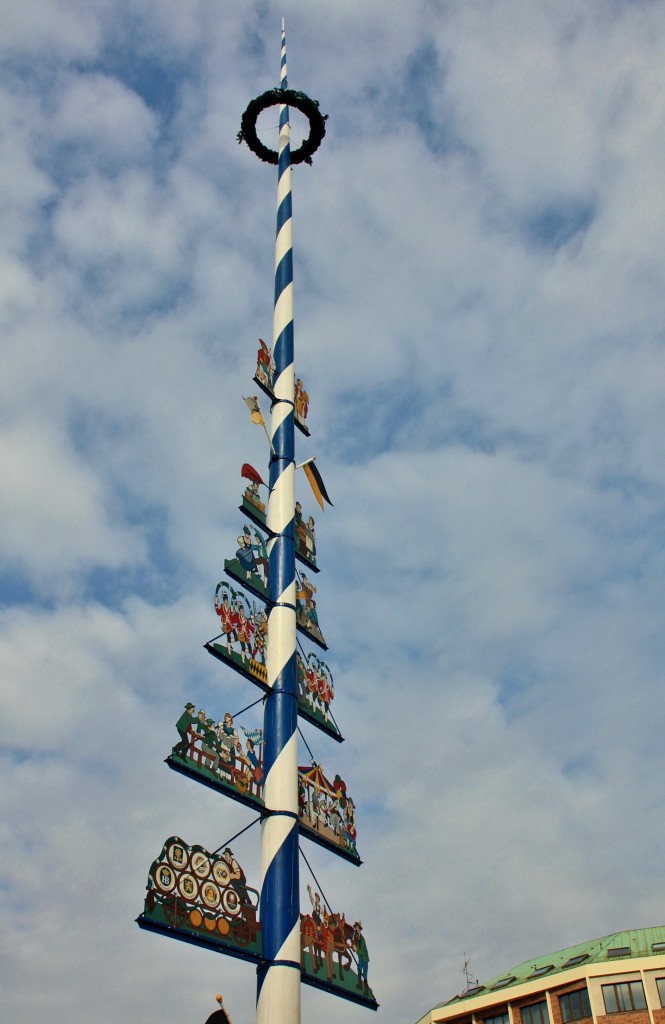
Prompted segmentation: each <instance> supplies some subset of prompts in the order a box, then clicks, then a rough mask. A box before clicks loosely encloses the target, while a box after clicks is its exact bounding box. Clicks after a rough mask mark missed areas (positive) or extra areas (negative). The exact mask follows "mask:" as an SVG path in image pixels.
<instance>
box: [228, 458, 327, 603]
mask: <svg viewBox="0 0 665 1024" xmlns="http://www.w3.org/2000/svg"><path fill="white" fill-rule="evenodd" d="M240 475H241V476H242V477H243V478H244V479H245V480H247V481H248V483H247V486H246V487H245V490H244V491H243V495H242V504H241V505H240V506H239V508H240V511H241V512H243V513H244V515H246V516H247V518H248V519H251V521H252V523H253V524H254V526H258V527H259V528H260V529H261V530H263V531H264V532H265V533H267V534H268V535H270V530H269V529H268V524H267V518H266V502H265V501H263V496H262V493H261V491H260V490H259V488H260V487H266V492H267V485H266V484H265V483H264V481H263V479H262V477H261V475H260V473H259V472H258V471H257V470H256V469H254V467H253V466H251V465H250V464H249V463H248V462H245V463H244V464H243V466H242V469H241V471H240ZM265 496H266V499H267V497H268V495H267V493H266V495H265ZM294 527H295V551H296V558H297V559H298V561H299V562H301V563H302V564H303V565H305V566H306V567H307V568H308V569H311V570H312V572H319V571H320V570H319V567H318V565H317V564H316V524H315V520H314V516H311V515H304V514H303V510H302V505H301V504H300V502H299V501H297V502H296V505H295V510H294ZM243 532H244V531H243ZM253 542H254V543H260V541H256V540H255V539H254V540H253ZM241 546H242V545H241V544H240V539H239V540H238V547H239V548H241ZM236 557H238V556H236ZM266 584H267V578H266Z"/></svg>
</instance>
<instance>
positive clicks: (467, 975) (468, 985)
mask: <svg viewBox="0 0 665 1024" xmlns="http://www.w3.org/2000/svg"><path fill="white" fill-rule="evenodd" d="M463 956H464V967H463V968H462V972H463V974H464V977H465V978H466V988H471V986H472V985H477V984H478V979H477V978H472V977H471V972H470V971H469V964H470V963H471V957H468V956H467V955H466V953H464V954H463Z"/></svg>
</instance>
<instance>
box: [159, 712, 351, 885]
mask: <svg viewBox="0 0 665 1024" xmlns="http://www.w3.org/2000/svg"><path fill="white" fill-rule="evenodd" d="M176 730H177V732H178V735H179V737H180V740H179V742H178V743H176V745H175V746H174V747H173V750H172V751H171V754H170V755H169V756H168V757H167V758H166V763H167V764H168V766H169V768H172V769H173V770H174V771H177V772H179V773H180V774H181V775H186V776H188V777H189V778H191V779H194V781H195V782H201V783H203V785H205V786H208V787H209V788H210V789H215V790H217V792H220V793H223V794H224V795H225V796H229V797H231V798H232V799H233V800H238V801H239V802H240V803H243V804H245V805H246V806H248V807H252V808H254V809H255V810H258V811H259V812H261V811H262V810H263V808H264V799H263V781H264V771H263V730H262V729H247V728H245V727H244V726H243V725H241V724H239V723H237V722H236V721H234V718H233V716H232V715H231V714H230V712H228V711H227V712H226V714H225V715H224V717H223V719H220V720H219V721H218V722H215V720H214V719H213V718H209V717H208V716H207V712H206V711H205V710H204V709H203V708H200V709H199V711H198V712H197V711H196V708H195V706H194V705H193V704H187V705H186V706H185V709H184V711H183V713H182V715H181V716H180V718H179V719H178V721H177V722H176ZM298 805H299V818H300V830H301V832H302V834H303V835H304V836H306V837H307V838H308V839H311V840H312V841H313V842H315V843H318V845H319V846H325V847H326V848H327V849H329V850H331V851H332V852H333V853H336V854H338V855H339V856H341V857H343V858H344V859H345V860H348V861H351V862H352V863H353V864H356V865H359V864H361V863H362V861H361V860H360V857H359V856H358V850H357V848H356V811H355V804H354V802H353V800H352V799H351V797H350V796H348V795H347V791H346V783H345V782H344V780H343V779H342V778H341V776H339V775H335V776H334V778H333V779H332V781H330V779H328V778H327V777H326V775H325V774H324V770H323V767H322V766H321V765H320V764H316V765H312V766H307V765H303V766H299V768H298Z"/></svg>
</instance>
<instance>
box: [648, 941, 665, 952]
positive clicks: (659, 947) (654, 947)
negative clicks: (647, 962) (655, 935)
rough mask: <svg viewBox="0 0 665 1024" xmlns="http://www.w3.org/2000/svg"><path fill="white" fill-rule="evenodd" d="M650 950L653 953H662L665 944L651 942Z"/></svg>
mask: <svg viewBox="0 0 665 1024" xmlns="http://www.w3.org/2000/svg"><path fill="white" fill-rule="evenodd" d="M651 949H652V951H653V952H654V953H662V952H663V950H664V949H665V942H652V943H651Z"/></svg>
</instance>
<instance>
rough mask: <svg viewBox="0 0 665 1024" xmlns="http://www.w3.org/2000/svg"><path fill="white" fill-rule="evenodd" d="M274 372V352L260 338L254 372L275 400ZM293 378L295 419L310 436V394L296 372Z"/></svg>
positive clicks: (267, 393) (264, 389) (263, 389)
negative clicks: (307, 421) (308, 423)
mask: <svg viewBox="0 0 665 1024" xmlns="http://www.w3.org/2000/svg"><path fill="white" fill-rule="evenodd" d="M274 373H275V360H274V359H273V356H272V352H271V351H270V349H269V348H268V346H267V345H266V343H265V341H264V340H263V339H262V338H259V351H258V353H257V357H256V373H255V374H254V380H255V381H256V383H257V384H258V385H259V387H260V388H261V390H262V391H263V392H265V394H266V395H268V397H269V398H270V399H271V400H273V401H274V398H275V393H274V391H273V376H274ZM293 380H294V392H295V398H294V401H295V406H294V410H293V419H294V422H295V425H296V426H297V427H298V429H299V430H301V431H302V433H303V434H306V435H307V437H309V428H308V426H307V423H306V420H307V414H308V412H309V394H308V393H307V391H306V390H305V388H304V386H303V382H302V380H301V379H300V377H298V375H297V374H295V373H294V375H293Z"/></svg>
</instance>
